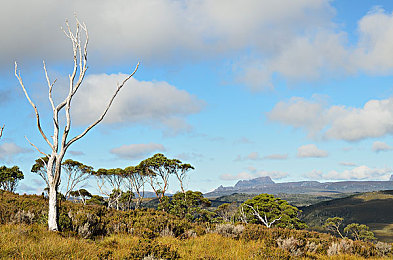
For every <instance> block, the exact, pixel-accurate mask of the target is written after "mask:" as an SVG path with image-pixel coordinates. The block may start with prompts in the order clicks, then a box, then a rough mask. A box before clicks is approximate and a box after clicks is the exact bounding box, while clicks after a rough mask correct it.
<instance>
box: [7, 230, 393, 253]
mask: <svg viewBox="0 0 393 260" xmlns="http://www.w3.org/2000/svg"><path fill="white" fill-rule="evenodd" d="M292 240H293V241H292ZM295 240H296V239H293V238H290V239H287V240H282V241H281V242H280V243H279V244H278V246H277V247H272V246H271V245H269V243H266V241H264V240H263V239H262V240H261V239H259V240H244V239H234V238H230V237H227V236H222V235H220V234H217V233H208V234H205V235H201V236H197V237H191V238H188V239H179V238H176V237H172V236H163V237H157V238H155V239H147V238H141V237H137V236H132V235H130V234H113V235H110V236H105V237H101V238H96V240H89V239H83V238H80V237H77V236H73V235H69V234H67V233H53V232H48V231H46V228H45V227H44V226H42V225H15V224H5V225H0V259H190V260H192V259H236V260H237V259H277V260H278V259H280V260H281V259H337V260H339V259H340V260H341V259H343V260H344V259H345V260H352V259H353V260H357V259H365V258H363V257H360V256H354V255H349V254H339V255H334V254H332V255H331V256H327V255H326V254H318V253H312V254H310V253H308V254H305V255H300V254H298V253H296V250H295V249H296V246H294V245H295V244H298V243H299V241H295ZM383 246H386V245H383ZM382 249H383V248H382ZM369 259H389V258H388V257H387V258H369ZM390 259H391V258H390Z"/></svg>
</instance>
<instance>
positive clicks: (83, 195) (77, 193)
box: [70, 189, 93, 205]
mask: <svg viewBox="0 0 393 260" xmlns="http://www.w3.org/2000/svg"><path fill="white" fill-rule="evenodd" d="M70 195H71V196H72V197H76V198H80V199H81V200H82V203H83V205H86V201H87V199H90V198H92V197H93V195H92V194H91V193H90V192H89V191H88V190H86V189H79V190H73V191H71V192H70Z"/></svg>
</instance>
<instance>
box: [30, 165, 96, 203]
mask: <svg viewBox="0 0 393 260" xmlns="http://www.w3.org/2000/svg"><path fill="white" fill-rule="evenodd" d="M48 160H49V159H48V157H41V158H38V159H36V160H35V164H34V165H33V166H32V167H31V172H33V173H36V174H38V176H40V177H41V178H42V179H43V180H44V181H45V183H46V186H47V187H49V181H48V178H47V174H46V173H47V164H48ZM61 167H62V170H64V172H65V175H63V178H62V179H63V180H61V179H60V181H59V186H61V188H59V189H60V190H63V191H64V196H65V197H66V199H69V197H70V192H71V191H73V190H74V189H75V187H76V186H77V185H78V184H80V183H82V182H84V181H85V180H87V179H88V178H89V177H90V174H92V172H93V167H91V166H87V165H84V164H83V163H80V162H78V161H74V160H72V159H67V160H65V161H64V162H63V163H62V166H61ZM64 176H65V178H64ZM62 182H63V185H62ZM48 191H49V190H48Z"/></svg>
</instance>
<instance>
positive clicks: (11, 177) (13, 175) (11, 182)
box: [0, 166, 24, 192]
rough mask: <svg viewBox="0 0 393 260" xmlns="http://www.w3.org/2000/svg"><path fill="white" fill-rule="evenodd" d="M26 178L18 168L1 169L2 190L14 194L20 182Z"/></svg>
mask: <svg viewBox="0 0 393 260" xmlns="http://www.w3.org/2000/svg"><path fill="white" fill-rule="evenodd" d="M23 178H24V175H23V172H22V171H21V170H20V169H19V167H18V166H13V167H10V168H8V167H6V166H1V167H0V189H2V190H6V191H10V192H14V191H15V189H16V187H17V186H18V183H19V181H20V180H22V179H23Z"/></svg>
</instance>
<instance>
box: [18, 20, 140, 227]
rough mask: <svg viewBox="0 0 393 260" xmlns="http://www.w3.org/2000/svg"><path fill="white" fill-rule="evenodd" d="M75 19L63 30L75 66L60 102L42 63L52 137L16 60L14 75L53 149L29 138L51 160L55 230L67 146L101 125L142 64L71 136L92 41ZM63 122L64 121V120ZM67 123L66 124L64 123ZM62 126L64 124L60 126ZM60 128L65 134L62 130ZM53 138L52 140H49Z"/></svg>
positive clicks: (49, 177) (50, 218) (51, 213)
mask: <svg viewBox="0 0 393 260" xmlns="http://www.w3.org/2000/svg"><path fill="white" fill-rule="evenodd" d="M75 20H76V29H75V31H73V30H72V29H71V27H70V26H69V23H68V21H66V29H63V31H64V34H65V35H66V37H68V38H69V39H70V41H71V43H72V53H73V54H72V56H73V58H72V60H73V68H72V72H71V73H70V74H69V76H68V78H69V90H68V94H67V95H66V97H65V98H64V99H63V100H62V101H61V102H60V103H58V104H57V105H55V102H54V100H53V98H52V90H53V87H54V85H55V82H56V80H54V81H51V80H50V78H49V75H48V72H47V69H46V65H45V61H44V62H43V70H44V73H45V77H46V82H47V85H48V97H49V102H50V105H51V109H52V121H53V134H52V135H50V136H49V138H48V135H47V134H46V133H45V132H44V129H43V128H42V127H41V120H40V114H39V112H38V109H37V106H36V105H35V103H34V102H33V101H32V99H31V98H30V96H29V94H28V92H27V90H26V88H25V85H24V83H23V81H22V77H21V75H20V72H19V71H18V65H17V63H16V62H15V76H16V78H17V79H18V81H19V84H20V86H21V87H22V90H23V92H24V94H25V96H26V98H27V100H28V101H29V103H30V105H31V106H32V107H33V109H34V113H35V117H36V125H37V128H38V131H39V132H40V134H41V136H42V138H43V139H44V140H45V142H46V143H47V144H48V146H49V148H50V152H49V153H47V152H43V151H41V150H40V149H39V148H38V147H37V146H36V145H34V144H33V143H31V142H30V141H29V140H28V139H27V138H26V139H27V140H28V142H29V143H30V144H31V145H32V146H34V147H35V148H36V149H37V150H38V151H39V152H40V153H41V154H42V155H44V156H45V157H48V162H47V165H46V169H47V171H46V175H47V181H48V184H49V185H48V186H49V211H48V228H49V230H52V231H57V230H58V229H59V228H58V204H57V203H58V202H57V200H56V194H57V191H58V188H59V184H60V177H61V165H62V161H63V159H64V156H65V154H66V152H67V150H68V148H69V147H70V146H71V144H73V143H74V142H75V141H77V140H79V139H81V138H82V137H84V136H85V135H86V134H87V133H88V132H89V131H90V130H91V129H92V128H93V127H95V126H96V125H97V124H99V123H100V122H101V121H102V120H103V119H104V117H105V115H106V114H107V112H108V110H109V108H110V106H111V105H112V102H113V100H114V99H115V97H116V96H117V94H118V93H119V91H120V90H121V88H122V87H123V86H124V84H125V83H126V82H127V81H128V80H129V79H130V78H131V77H132V76H133V75H134V74H135V73H136V71H137V69H138V67H139V63H138V64H137V66H136V68H135V70H134V71H133V72H132V73H131V74H129V75H128V76H127V77H126V78H125V79H124V80H123V81H122V82H121V83H118V85H117V89H116V91H115V92H114V93H113V95H112V96H111V97H110V98H109V101H108V103H107V105H106V106H105V107H104V108H103V112H102V114H101V115H100V117H99V118H98V119H97V120H96V121H94V122H93V123H92V124H90V125H89V126H88V127H87V128H86V129H85V130H84V131H83V132H81V133H80V134H78V135H75V136H74V137H72V138H70V137H69V133H70V130H71V114H70V109H71V101H72V99H73V97H74V96H75V94H76V93H77V92H78V90H79V88H80V86H81V85H82V82H83V79H84V77H85V74H86V71H87V68H88V67H87V45H88V42H89V34H88V31H87V27H86V25H85V24H84V23H80V22H79V20H78V19H75ZM62 111H64V112H65V120H59V114H60V112H62ZM63 122H64V123H63ZM63 124H64V125H63ZM61 125H63V126H61ZM61 129H63V130H62V133H61ZM50 138H51V139H52V141H51V140H50Z"/></svg>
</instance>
